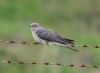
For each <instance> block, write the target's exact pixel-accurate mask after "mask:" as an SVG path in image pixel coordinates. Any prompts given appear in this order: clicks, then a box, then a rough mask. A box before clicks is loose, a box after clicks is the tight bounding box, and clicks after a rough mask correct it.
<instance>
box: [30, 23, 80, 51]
mask: <svg viewBox="0 0 100 73" xmlns="http://www.w3.org/2000/svg"><path fill="white" fill-rule="evenodd" d="M31 31H32V35H33V38H34V40H35V41H36V42H38V43H41V44H44V43H48V42H55V43H59V44H62V45H65V46H66V47H68V48H70V49H72V50H74V51H78V50H76V49H73V48H72V47H69V45H74V42H75V41H74V40H71V39H66V38H63V37H62V36H60V35H58V34H57V33H56V32H54V31H51V30H48V29H45V28H43V27H41V26H40V25H39V24H38V23H32V24H31Z"/></svg>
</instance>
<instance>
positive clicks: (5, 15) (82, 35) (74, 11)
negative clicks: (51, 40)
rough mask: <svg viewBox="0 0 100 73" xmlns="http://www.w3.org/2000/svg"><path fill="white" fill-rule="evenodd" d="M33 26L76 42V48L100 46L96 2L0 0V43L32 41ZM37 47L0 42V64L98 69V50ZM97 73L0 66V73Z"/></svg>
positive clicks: (99, 8)
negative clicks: (31, 28)
mask: <svg viewBox="0 0 100 73" xmlns="http://www.w3.org/2000/svg"><path fill="white" fill-rule="evenodd" d="M32 22H38V23H40V24H41V25H42V26H44V27H46V28H49V29H53V30H54V31H56V32H58V33H59V34H60V35H63V36H64V37H66V38H70V39H73V40H75V41H76V45H79V44H89V45H91V46H93V45H100V1H99V0H0V39H1V40H15V41H23V40H25V41H31V42H32V41H34V40H33V38H32V34H31V31H30V28H29V25H30V24H31V23H32ZM77 49H79V50H80V52H79V53H77V52H74V51H72V50H69V49H67V48H64V47H59V46H49V47H48V46H40V45H39V46H36V45H33V46H32V45H22V44H9V43H8V44H7V43H1V42H0V61H2V60H13V61H16V60H23V61H36V62H50V63H62V64H66V65H68V64H76V65H80V64H86V65H100V53H99V51H100V48H98V49H97V48H86V49H84V48H82V47H81V48H77ZM97 72H98V73H99V72H100V70H94V69H91V68H77V67H75V68H70V67H67V66H64V67H59V66H45V65H28V64H27V65H17V64H3V63H0V73H97Z"/></svg>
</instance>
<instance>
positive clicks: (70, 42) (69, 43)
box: [65, 39, 79, 52]
mask: <svg viewBox="0 0 100 73" xmlns="http://www.w3.org/2000/svg"><path fill="white" fill-rule="evenodd" d="M65 43H66V46H67V48H69V49H71V50H74V51H76V52H79V50H77V49H74V46H75V41H74V40H71V39H65Z"/></svg>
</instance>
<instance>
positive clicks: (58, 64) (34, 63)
mask: <svg viewBox="0 0 100 73" xmlns="http://www.w3.org/2000/svg"><path fill="white" fill-rule="evenodd" d="M1 63H5V64H30V65H31V64H32V65H48V66H67V67H73V68H76V67H81V68H85V67H89V68H100V66H97V65H85V64H81V65H75V64H69V65H65V64H61V63H50V62H42V63H41V62H32V61H31V62H24V61H11V60H3V61H1Z"/></svg>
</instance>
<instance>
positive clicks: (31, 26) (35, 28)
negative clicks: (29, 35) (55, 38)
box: [30, 23, 42, 31]
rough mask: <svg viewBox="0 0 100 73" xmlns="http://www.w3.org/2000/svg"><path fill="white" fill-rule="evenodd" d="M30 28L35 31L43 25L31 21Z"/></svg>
mask: <svg viewBox="0 0 100 73" xmlns="http://www.w3.org/2000/svg"><path fill="white" fill-rule="evenodd" d="M30 28H31V29H32V30H33V31H37V30H39V29H41V28H42V27H41V26H40V25H39V24H38V23H31V25H30Z"/></svg>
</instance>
